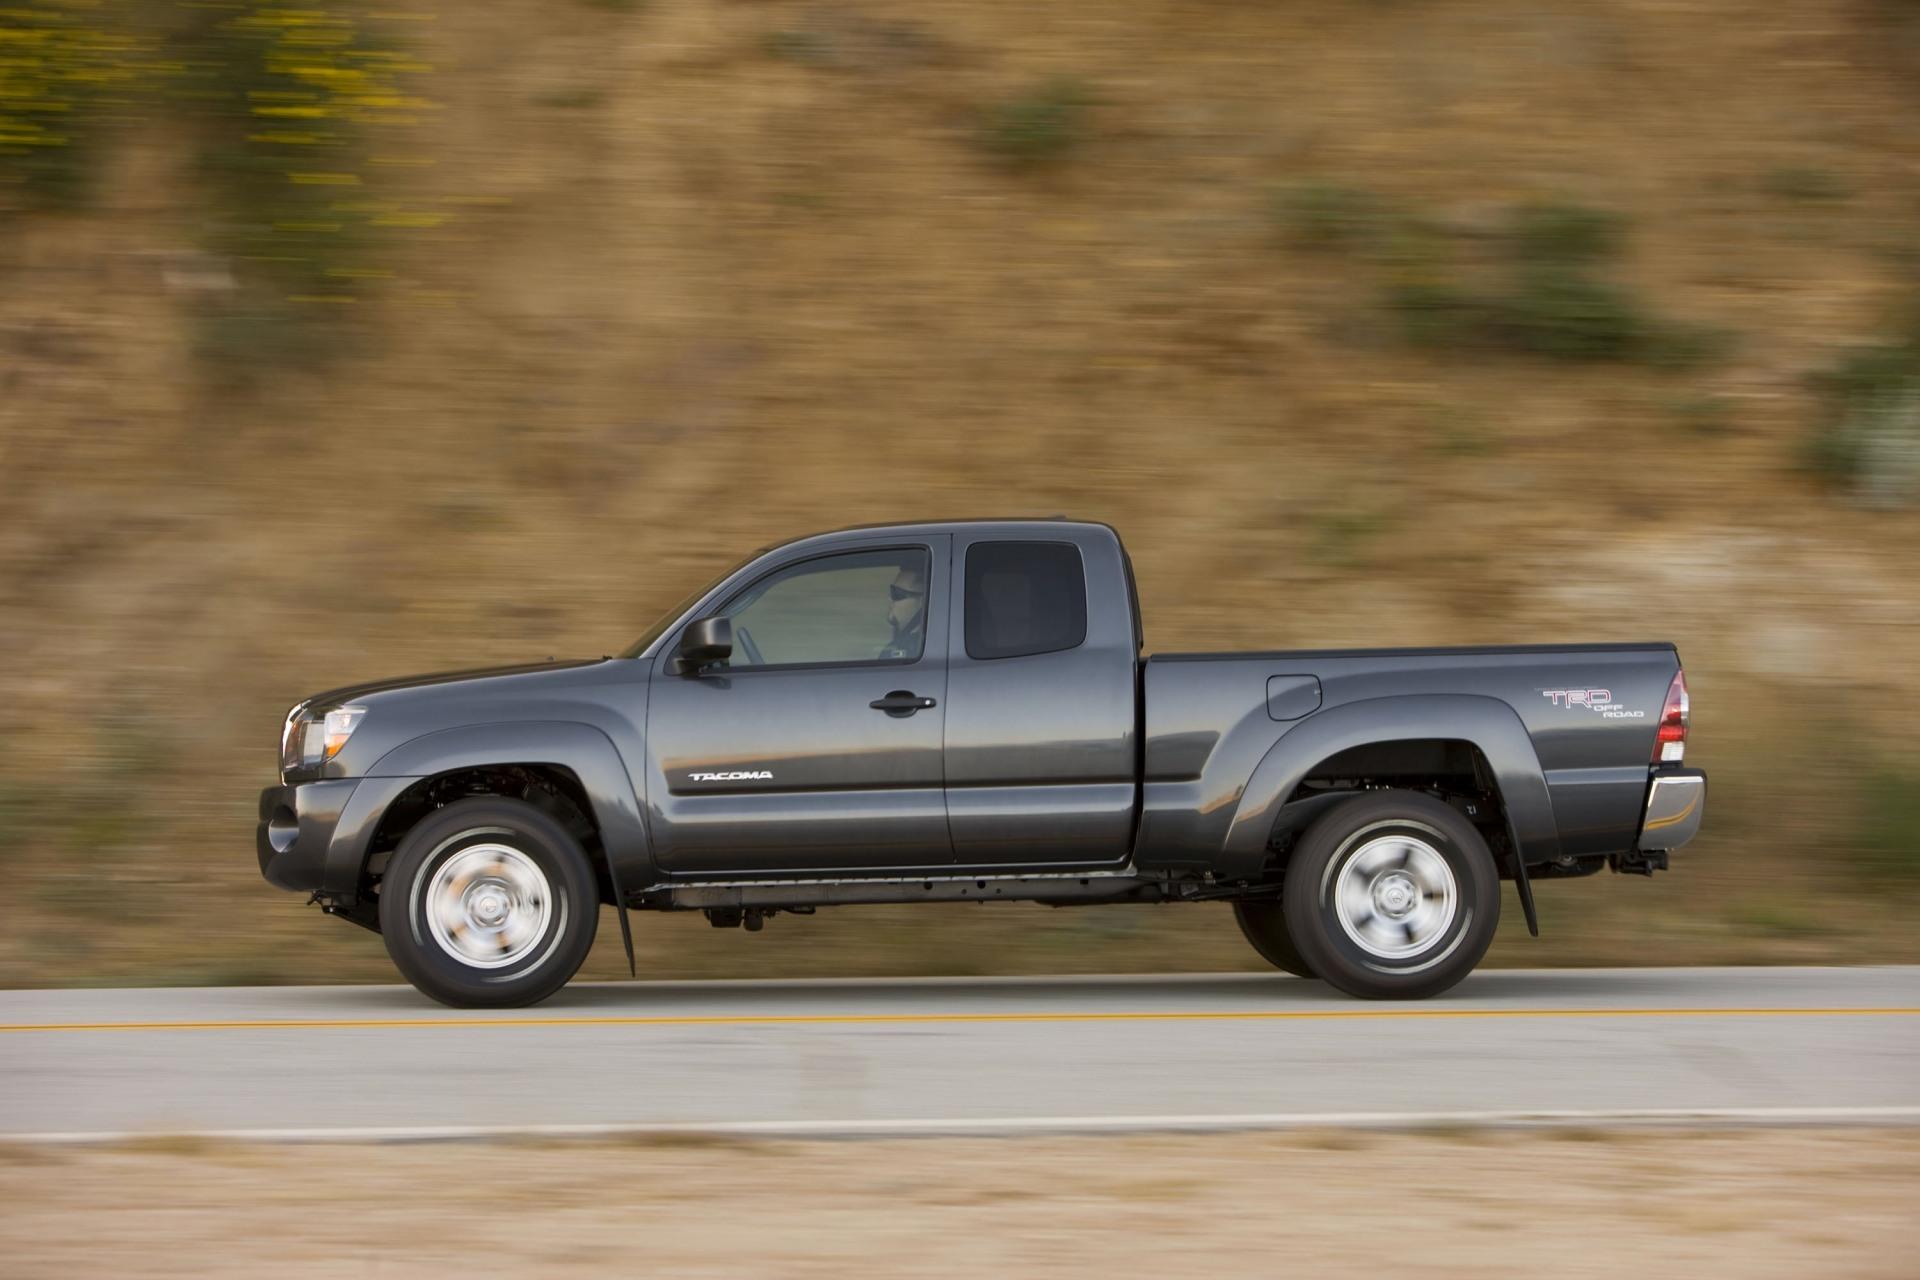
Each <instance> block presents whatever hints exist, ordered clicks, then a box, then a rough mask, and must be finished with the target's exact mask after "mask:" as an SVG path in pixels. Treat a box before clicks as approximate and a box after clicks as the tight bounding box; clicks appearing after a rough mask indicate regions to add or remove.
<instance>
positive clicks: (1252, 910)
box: [1233, 898, 1318, 978]
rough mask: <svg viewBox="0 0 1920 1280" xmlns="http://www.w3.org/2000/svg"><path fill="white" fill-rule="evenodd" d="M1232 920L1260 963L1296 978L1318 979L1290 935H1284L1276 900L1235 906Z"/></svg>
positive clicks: (1283, 914)
mask: <svg viewBox="0 0 1920 1280" xmlns="http://www.w3.org/2000/svg"><path fill="white" fill-rule="evenodd" d="M1233 918H1234V921H1235V922H1236V923H1237V924H1239V926H1240V933H1241V935H1242V936H1244V937H1245V938H1246V940H1247V941H1248V942H1249V943H1250V944H1252V946H1253V949H1254V950H1255V951H1258V952H1259V953H1260V958H1261V959H1262V960H1265V961H1266V962H1267V963H1268V964H1270V965H1272V966H1273V967H1274V968H1276V969H1279V970H1281V971H1283V972H1286V973H1290V974H1292V975H1293V976H1294V977H1296V978H1312V977H1317V976H1318V975H1316V974H1315V973H1314V971H1313V966H1312V965H1310V964H1308V963H1307V959H1306V957H1305V956H1303V955H1301V954H1300V948H1298V947H1296V946H1294V945H1293V935H1292V934H1291V933H1288V932H1287V913H1286V912H1285V911H1283V910H1282V909H1281V907H1280V900H1279V899H1278V898H1267V899H1263V900H1261V901H1259V902H1236V903H1234V904H1233Z"/></svg>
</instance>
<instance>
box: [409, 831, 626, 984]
mask: <svg viewBox="0 0 1920 1280" xmlns="http://www.w3.org/2000/svg"><path fill="white" fill-rule="evenodd" d="M599 919H600V901H599V893H598V891H597V889H596V887H595V884H594V876H593V868H592V867H591V866H590V865H589V864H588V862H587V856H586V854H585V853H584V852H582V851H581V848H580V845H579V843H578V842H577V841H575V840H574V838H573V837H572V836H570V835H568V834H567V831H566V829H565V828H563V827H562V826H561V825H560V824H559V823H557V822H555V821H554V820H553V819H552V818H550V817H548V816H547V815H546V814H545V813H542V812H541V811H540V810H538V809H536V808H534V807H533V806H532V805H530V804H525V803H523V802H521V801H519V800H504V799H495V798H492V797H476V798H474V799H471V800H462V801H459V802H458V803H456V804H450V805H448V806H447V807H446V808H444V809H441V810H439V811H438V812H436V813H434V814H432V815H431V816H430V817H427V818H425V819H424V820H422V821H421V822H420V824H419V825H418V826H416V827H414V829H413V830H411V831H409V832H408V833H407V834H406V837H405V838H404V839H403V840H401V842H400V847H399V848H398V849H396V850H395V851H394V855H393V860H392V861H391V862H390V863H388V865H387V871H386V875H385V877H384V878H383V879H382V881H381V887H380V933H381V936H382V937H383V938H384V939H385V940H386V944H387V954H388V955H390V956H392V957H393V962H394V964H395V965H396V966H398V968H399V970H400V972H401V974H402V975H403V976H404V977H405V978H406V979H407V981H409V982H411V983H412V984H413V985H414V986H416V987H418V988H419V989H420V990H421V991H423V992H425V993H426V994H427V995H430V996H432V997H433V998H434V999H435V1000H438V1001H440V1002H441V1003H442V1004H450V1005H453V1006H455V1007H456V1008H510V1007H513V1006H516V1005H528V1004H537V1003H538V1002H540V1001H542V1000H544V999H546V998H547V997H548V996H550V995H552V994H553V993H554V992H556V991H558V990H559V989H560V988H561V987H563V986H565V985H566V983H567V980H568V979H569V978H571V977H573V975H574V973H575V972H576V971H577V970H578V969H579V968H580V965H581V964H582V962H584V961H585V960H586V958H587V952H588V951H589V950H590V949H591V948H592V947H593V934H594V930H595V928H596V926H597V925H598V923H599Z"/></svg>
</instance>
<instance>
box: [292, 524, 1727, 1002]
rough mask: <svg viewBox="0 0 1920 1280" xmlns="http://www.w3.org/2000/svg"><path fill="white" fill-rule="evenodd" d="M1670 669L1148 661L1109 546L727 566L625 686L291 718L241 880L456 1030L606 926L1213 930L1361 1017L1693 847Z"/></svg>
mask: <svg viewBox="0 0 1920 1280" xmlns="http://www.w3.org/2000/svg"><path fill="white" fill-rule="evenodd" d="M1687 719H1688V707H1687V686H1686V680H1685V677H1684V676H1683V675H1682V673H1681V668H1680V659H1679V655H1678V653H1677V652H1676V651H1675V649H1674V647H1673V646H1672V645H1671V644H1664V643H1650V644H1589V645H1560V646H1551V647H1545V646H1518V647H1506V648H1468V649H1349V650H1309V651H1292V652H1273V653H1165V654H1154V655H1152V656H1151V657H1143V655H1142V641H1141V627H1140V610H1139V600H1138V596H1137V593H1136V591H1135V589H1134V582H1133V571H1132V565H1131V563H1130V561H1129V559H1128V557H1127V553H1126V550H1125V549H1124V547H1123V546H1122V545H1121V542H1120V538H1119V536H1118V535H1117V534H1116V533H1115V532H1114V530H1113V529H1111V528H1109V527H1108V526H1106V525H1103V524H1095V523H1082V522H1074V521H1066V520H1058V519H1054V520H984V521H955V522H946V523H933V524H901V525H889V526H884V527H868V528H856V529H846V530H841V531H838V532H834V533H825V534H819V535H816V536H813V537H807V538H802V539H799V540H797V541H793V542H788V543H784V544H781V545H778V546H775V547H771V548H768V549H765V550H762V551H759V552H757V553H755V554H754V555H752V556H750V557H749V558H748V559H746V560H745V561H743V562H742V563H740V564H739V565H737V566H736V567H735V568H733V569H730V570H728V571H727V572H726V573H725V574H723V575H721V577H720V578H719V579H717V580H716V581H714V582H713V583H712V584H711V585H709V586H707V587H706V588H704V589H702V590H701V591H700V592H699V593H697V594H696V595H694V596H693V597H691V598H690V599H689V600H687V601H686V602H685V603H683V604H682V605H680V606H678V607H676V608H674V609H673V610H671V611H670V612H669V613H668V614H667V615H666V616H665V617H663V618H661V619H660V621H659V622H658V623H657V624H656V625H655V626H654V627H653V628H652V629H651V630H649V631H648V632H647V633H646V634H645V635H643V636H641V637H640V639H638V640H637V641H635V642H634V643H633V645H632V646H631V647H630V648H628V649H627V650H626V651H625V652H624V653H622V654H620V655H619V656H617V657H607V658H600V659H597V660H592V661H576V662H546V663H540V664H537V665H531V666H521V667H509V668H503V669H496V670H484V671H464V672H455V673H451V674H443V675H432V676H421V677H414V678H411V679H402V680H392V681H385V682H380V683H373V684H364V685H358V686H354V687H350V688H344V689H336V690H333V691H331V692H328V693H322V694H318V695H316V696H314V697H312V698H309V699H307V700H306V701H304V702H301V703H299V704H298V705H297V706H295V707H294V708H293V709H292V710H291V711H290V712H289V713H288V714H287V716H286V720H285V723H284V725H283V726H282V731H281V739H280V780H279V783H278V784H277V785H275V786H272V787H269V788H267V789H266V790H265V791H264V792H262V793H261V796H260V808H259V825H258V828H257V833H256V847H257V851H258V854H259V860H260V867H261V870H262V872H263V873H264V874H265V876H266V878H267V879H268V880H269V881H271V882H272V883H273V884H275V885H277V886H279V887H281V888H283V889H289V890H297V891H299V892H301V893H305V894H307V895H309V896H310V899H311V901H313V902H315V903H318V904H319V905H320V906H321V907H322V908H323V909H324V910H325V911H326V912H327V913H328V914H331V915H336V916H340V917H343V918H344V919H346V920H348V921H351V922H352V923H355V924H358V925H361V926H364V927H366V928H369V929H372V930H375V931H377V932H378V933H379V934H380V935H381V937H382V938H383V939H384V940H385V942H386V946H387V950H388V952H389V953H390V954H391V956H392V958H393V960H394V963H395V964H396V965H397V966H398V968H399V970H400V972H401V973H402V974H404V975H405V976H406V977H407V978H408V979H409V980H410V981H411V982H413V983H414V985H415V986H417V987H418V988H419V989H420V990H422V991H423V992H425V993H426V994H428V995H430V996H432V997H434V998H435V999H438V1000H441V1001H444V1002H446V1003H448V1004H453V1005H461V1006H506V1005H523V1004H530V1003H532V1002H535V1001H538V1000H542V999H544V998H546V997H547V996H549V995H551V994H552V993H553V992H554V991H556V990H558V989H559V988H560V987H561V986H562V985H564V984H565V983H566V982H567V980H568V979H569V978H571V977H572V976H573V974H574V972H575V971H576V970H577V969H578V968H579V967H580V964H581V962H582V961H583V960H584V959H585V958H586V955H587V951H588V948H589V947H590V946H591V945H592V943H593V939H594V932H595V928H596V926H597V923H598V921H599V918H600V908H601V907H602V906H603V905H605V906H610V907H612V908H613V915H614V918H615V919H616V920H617V921H618V923H619V927H620V930H621V936H622V940H623V942H624V943H625V945H626V949H627V956H628V962H629V966H631V964H632V955H633V947H632V934H631V926H630V924H629V914H630V913H632V912H635V911H702V912H705V913H706V916H707V918H708V920H709V921H710V922H711V923H713V924H714V925H716V926H722V927H727V926H743V927H745V928H746V929H749V930H754V929H758V928H760V927H761V926H762V924H763V923H764V922H765V921H766V919H767V918H768V917H770V916H773V915H774V914H776V913H779V912H789V913H798V914H807V913H811V912H813V911H815V910H816V909H818V908H821V907H827V906H844V905H850V904H857V903H897V902H973V901H983V900H987V901H1028V902H1040V903H1046V904H1048V905H1050V906H1056V907H1069V906H1083V905H1094V904H1105V903H1156V902H1223V903H1229V904H1231V905H1232V908H1233V912H1234V915H1235V917H1236V919H1237V921H1238V924H1239V927H1240V929H1241V930H1242V932H1243V933H1244V934H1245V935H1246V938H1247V941H1248V942H1249V943H1251V944H1252V946H1253V947H1254V949H1255V950H1256V951H1258V952H1259V954H1260V955H1261V956H1263V957H1264V958H1265V959H1267V960H1268V961H1269V962H1271V963H1272V964H1274V965H1275V966H1277V967H1278V968H1280V969H1284V970H1286V971H1287V972H1289V973H1293V974H1298V975H1300V976H1301V977H1310V978H1318V979H1323V980H1325V981H1326V982H1328V983H1331V984H1332V985H1333V986H1335V987H1337V988H1338V989H1340V990H1341V991H1344V992H1347V993H1349V994H1351V995H1355V996H1361V997H1368V998H1417V997H1423V996H1430V995H1433V994H1435V993H1437V992H1441V991H1444V990H1446V989H1447V988H1449V987H1451V986H1452V985H1453V984H1455V983H1456V982H1458V981H1460V979H1461V978H1463V977H1465V976H1466V974H1467V973H1469V972H1470V971H1471V970H1472V969H1473V967H1474V966H1475V965H1476V964H1477V963H1478V962H1479V961H1480V958H1481V957H1482V955H1484V954H1485V952H1486V949H1487V946H1488V944H1489V943H1490V942H1491V941H1492V939H1493V935H1494V929H1495V925H1496V924H1497V923H1498V920H1499V915H1500V902H1501V888H1500V882H1501V881H1502V880H1510V881H1512V882H1513V883H1514V886H1515V889H1516V891H1517V893H1516V896H1517V900H1518V902H1519V904H1520V907H1521V910H1522V911H1523V912H1524V914H1525V916H1526V921H1527V925H1528V927H1529V929H1530V930H1532V931H1533V932H1534V933H1536V934H1537V933H1538V924H1537V920H1536V917H1535V911H1534V898H1533V885H1534V884H1535V883H1536V882H1538V881H1541V880H1548V879H1557V878H1562V877H1569V876H1585V875H1591V874H1594V873H1595V872H1598V871H1601V870H1603V869H1612V870H1614V871H1619V872H1632V873H1642V874H1650V873H1652V872H1653V871H1655V870H1658V869H1662V868H1664V867H1666V865H1667V860H1668V852H1669V851H1670V850H1672V849H1675V848H1678V847H1679V846H1680V845H1683V844H1685V843H1686V842H1687V841H1688V840H1689V839H1691V838H1692V836H1693V835H1694V833H1695V832H1696V831H1697V830H1698V828H1699V826H1700V820H1701V814H1702V811H1703V809H1704V805H1705V793H1706V777H1705V775H1704V774H1703V773H1701V772H1700V771H1699V770H1697V769H1690V768H1687V767H1686V765H1685V763H1684V761H1685V753H1686V741H1687Z"/></svg>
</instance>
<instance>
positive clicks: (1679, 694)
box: [1653, 671, 1687, 764]
mask: <svg viewBox="0 0 1920 1280" xmlns="http://www.w3.org/2000/svg"><path fill="white" fill-rule="evenodd" d="M1686 755H1687V673H1686V672H1684V671H1676V672H1674V673H1673V683H1672V684H1670V685H1668V686H1667V703H1666V705H1665V706H1664V707H1661V708H1660V732H1659V734H1658V735H1657V736H1656V737H1655V738H1654V740H1653V762H1654V763H1655V764H1679V763H1680V762H1681V761H1682V760H1684V759H1685V758H1686Z"/></svg>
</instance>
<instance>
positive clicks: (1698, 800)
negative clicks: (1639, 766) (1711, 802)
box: [1637, 769, 1707, 849]
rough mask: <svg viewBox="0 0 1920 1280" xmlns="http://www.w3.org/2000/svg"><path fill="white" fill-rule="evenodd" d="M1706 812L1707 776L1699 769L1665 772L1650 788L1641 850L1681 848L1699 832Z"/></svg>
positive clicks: (1641, 823) (1660, 773)
mask: <svg viewBox="0 0 1920 1280" xmlns="http://www.w3.org/2000/svg"><path fill="white" fill-rule="evenodd" d="M1706 812H1707V775H1706V774H1705V773H1703V772H1701V771H1700V770H1698V769H1663V770H1661V771H1660V772H1659V773H1656V774H1655V775H1654V777H1653V784H1652V785H1651V786H1649V787H1648V788H1647V809H1646V813H1645V815H1644V816H1643V817H1642V818H1641V820H1640V840H1639V843H1638V845H1637V847H1638V848H1641V849H1678V848H1679V847H1680V846H1681V845H1683V844H1685V843H1686V842H1687V841H1689V840H1691V839H1693V837H1694V835H1695V834H1696V833H1697V832H1698V831H1699V830H1700V819H1701V818H1702V817H1704V816H1705V815H1706Z"/></svg>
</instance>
